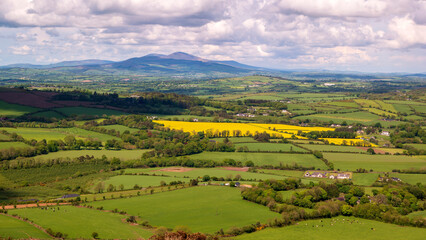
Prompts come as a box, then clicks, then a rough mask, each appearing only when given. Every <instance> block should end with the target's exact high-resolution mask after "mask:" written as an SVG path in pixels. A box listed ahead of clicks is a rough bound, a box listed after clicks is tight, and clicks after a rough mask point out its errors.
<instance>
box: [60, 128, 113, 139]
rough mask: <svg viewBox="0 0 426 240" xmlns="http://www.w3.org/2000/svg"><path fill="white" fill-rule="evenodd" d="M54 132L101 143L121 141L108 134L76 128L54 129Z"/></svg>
mask: <svg viewBox="0 0 426 240" xmlns="http://www.w3.org/2000/svg"><path fill="white" fill-rule="evenodd" d="M52 131H58V132H61V133H64V134H66V135H73V136H75V137H76V138H78V137H80V138H86V139H97V140H99V141H101V142H106V141H107V140H110V139H115V140H121V139H120V138H118V137H114V136H111V135H108V134H103V133H98V132H93V131H88V130H85V129H81V128H75V127H74V128H54V129H52Z"/></svg>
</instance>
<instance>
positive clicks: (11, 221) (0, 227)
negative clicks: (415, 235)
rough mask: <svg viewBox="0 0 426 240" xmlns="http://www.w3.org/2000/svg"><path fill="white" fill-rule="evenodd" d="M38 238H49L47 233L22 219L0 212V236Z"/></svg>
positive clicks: (5, 237)
mask: <svg viewBox="0 0 426 240" xmlns="http://www.w3.org/2000/svg"><path fill="white" fill-rule="evenodd" d="M9 237H10V238H13V239H24V238H38V239H49V238H51V237H50V236H49V235H47V234H46V233H44V232H43V231H41V230H40V229H38V228H36V227H34V226H31V225H30V224H29V223H26V222H24V221H22V220H18V219H16V218H13V217H9V216H5V215H2V214H0V238H4V239H7V238H9Z"/></svg>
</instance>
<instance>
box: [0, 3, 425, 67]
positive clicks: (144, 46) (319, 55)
mask: <svg viewBox="0 0 426 240" xmlns="http://www.w3.org/2000/svg"><path fill="white" fill-rule="evenodd" d="M176 51H183V52H187V53H190V54H194V55H197V56H200V57H203V58H208V59H216V60H229V59H234V60H237V61H240V62H242V63H246V64H252V65H256V66H263V67H271V68H280V69H304V68H307V69H330V70H342V71H346V70H355V71H365V72H426V0H265V1H262V0H258V1H256V0H1V1H0V65H5V64H11V63H18V62H19V63H22V62H25V63H35V64H44V63H52V62H58V61H64V60H81V59H95V58H96V59H106V60H124V59H127V58H130V57H140V56H143V55H146V54H149V53H164V54H169V53H172V52H176Z"/></svg>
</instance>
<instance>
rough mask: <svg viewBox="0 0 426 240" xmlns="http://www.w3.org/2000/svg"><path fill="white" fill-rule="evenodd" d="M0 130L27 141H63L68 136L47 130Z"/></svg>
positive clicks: (18, 128) (20, 128) (19, 128)
mask: <svg viewBox="0 0 426 240" xmlns="http://www.w3.org/2000/svg"><path fill="white" fill-rule="evenodd" d="M0 130H6V131H7V132H9V133H16V134H18V135H21V136H22V137H23V138H25V139H27V140H31V139H35V140H37V141H40V140H43V139H46V141H49V140H58V139H62V140H63V139H64V138H65V137H66V136H67V135H68V134H66V133H63V132H59V131H54V130H52V129H49V128H22V127H17V128H0Z"/></svg>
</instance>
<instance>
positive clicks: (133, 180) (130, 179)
mask: <svg viewBox="0 0 426 240" xmlns="http://www.w3.org/2000/svg"><path fill="white" fill-rule="evenodd" d="M169 169H173V167H172V168H154V169H145V168H143V169H137V168H136V169H126V170H125V171H126V173H147V174H150V175H153V174H155V175H156V176H146V175H119V176H114V177H111V178H109V179H108V180H106V181H104V185H105V187H107V186H108V185H109V184H112V185H114V186H116V187H117V186H119V185H120V184H123V186H124V188H125V189H131V188H133V186H134V185H135V184H138V185H139V186H140V187H149V186H160V183H161V181H164V182H166V183H167V184H168V183H170V182H172V181H181V182H185V183H188V182H189V180H190V179H198V180H199V181H201V179H202V178H203V176H205V175H209V176H210V177H217V178H220V177H223V178H225V179H228V178H230V179H234V178H235V177H236V175H240V177H241V178H243V179H244V180H246V181H247V180H248V181H259V180H266V179H272V178H273V179H285V178H286V177H284V176H276V175H271V174H262V173H253V172H243V171H233V170H227V169H223V168H180V169H184V170H185V171H182V172H175V171H169ZM160 175H161V176H160ZM163 175H164V176H163Z"/></svg>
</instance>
